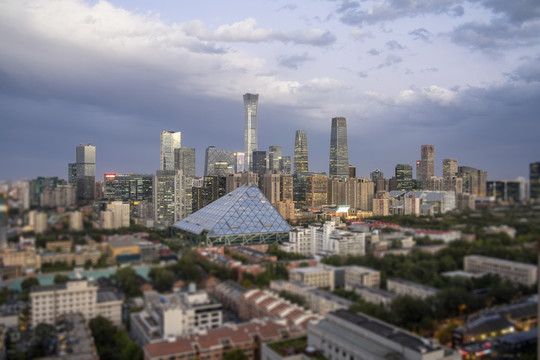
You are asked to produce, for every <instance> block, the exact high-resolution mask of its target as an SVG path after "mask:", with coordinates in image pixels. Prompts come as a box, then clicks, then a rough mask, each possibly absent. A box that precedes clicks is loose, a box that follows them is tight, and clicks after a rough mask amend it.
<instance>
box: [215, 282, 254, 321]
mask: <svg viewBox="0 0 540 360" xmlns="http://www.w3.org/2000/svg"><path fill="white" fill-rule="evenodd" d="M209 291H210V294H211V295H212V296H213V297H215V298H216V299H217V300H218V301H219V302H220V303H222V304H223V307H225V308H226V309H229V310H232V311H234V312H235V313H238V304H239V303H240V297H241V296H242V294H244V293H245V292H246V291H247V289H246V288H245V287H243V286H242V285H240V284H239V283H237V282H236V281H232V280H227V281H223V282H220V283H218V284H216V285H215V286H213V287H211V288H210V289H209Z"/></svg>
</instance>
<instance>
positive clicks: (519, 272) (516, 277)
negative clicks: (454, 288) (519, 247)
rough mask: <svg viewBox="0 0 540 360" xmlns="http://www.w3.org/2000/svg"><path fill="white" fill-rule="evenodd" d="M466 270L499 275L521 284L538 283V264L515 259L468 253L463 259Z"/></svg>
mask: <svg viewBox="0 0 540 360" xmlns="http://www.w3.org/2000/svg"><path fill="white" fill-rule="evenodd" d="M463 266H464V268H465V271H469V272H473V273H477V272H481V273H489V274H494V275H499V276H500V277H501V278H503V279H507V280H510V281H513V282H517V283H519V284H523V285H527V286H532V285H534V284H536V279H537V271H538V270H537V268H538V267H537V266H536V265H531V264H524V263H519V262H515V261H508V260H503V259H497V258H492V257H487V256H481V255H468V256H465V257H464V259H463Z"/></svg>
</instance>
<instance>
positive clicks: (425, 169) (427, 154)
mask: <svg viewBox="0 0 540 360" xmlns="http://www.w3.org/2000/svg"><path fill="white" fill-rule="evenodd" d="M420 171H421V177H420V180H422V182H423V183H425V182H427V180H428V179H429V178H430V177H432V176H435V146H434V145H422V146H421V147H420Z"/></svg>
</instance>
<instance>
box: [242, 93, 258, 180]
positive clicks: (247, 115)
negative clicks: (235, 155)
mask: <svg viewBox="0 0 540 360" xmlns="http://www.w3.org/2000/svg"><path fill="white" fill-rule="evenodd" d="M258 104H259V94H249V93H247V94H244V153H245V154H246V159H245V169H246V170H247V171H251V170H252V169H253V152H254V151H257V150H258V147H257V106H258Z"/></svg>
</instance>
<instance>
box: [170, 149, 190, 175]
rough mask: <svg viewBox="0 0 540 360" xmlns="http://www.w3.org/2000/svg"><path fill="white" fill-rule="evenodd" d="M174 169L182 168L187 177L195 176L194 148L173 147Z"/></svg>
mask: <svg viewBox="0 0 540 360" xmlns="http://www.w3.org/2000/svg"><path fill="white" fill-rule="evenodd" d="M174 170H182V173H183V174H184V176H186V177H188V178H194V177H195V148H189V147H181V148H178V149H174Z"/></svg>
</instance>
